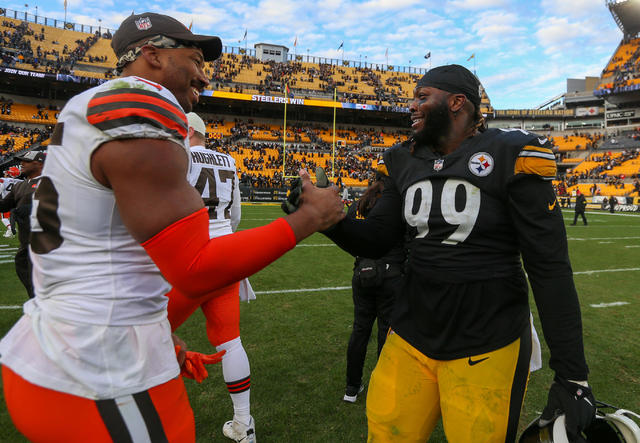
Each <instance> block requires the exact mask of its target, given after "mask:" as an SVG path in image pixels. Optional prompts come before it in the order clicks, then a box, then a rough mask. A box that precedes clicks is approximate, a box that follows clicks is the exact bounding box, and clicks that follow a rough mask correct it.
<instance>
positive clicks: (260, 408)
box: [0, 205, 640, 443]
mask: <svg viewBox="0 0 640 443" xmlns="http://www.w3.org/2000/svg"><path fill="white" fill-rule="evenodd" d="M280 215H281V211H280V209H279V207H277V206H267V205H244V206H243V220H242V223H241V225H240V229H246V228H250V227H254V226H259V225H263V224H265V223H268V222H269V221H271V220H273V219H275V218H277V217H279V216H280ZM564 217H565V222H566V225H567V236H568V238H569V250H570V254H571V260H572V265H573V270H574V273H575V282H576V286H577V289H578V294H579V296H580V301H581V306H582V315H583V328H584V337H585V347H586V354H587V361H588V363H589V366H590V368H591V374H590V379H589V380H590V383H591V384H592V385H593V388H594V394H595V396H596V399H599V400H602V401H605V402H607V403H611V404H614V405H617V406H619V407H624V408H626V409H631V410H634V411H636V412H640V321H639V320H640V216H638V215H633V214H614V215H610V214H608V213H598V212H588V213H587V217H588V220H589V226H586V227H585V226H582V224H579V225H578V226H569V224H570V223H571V221H572V220H573V212H565V213H564ZM17 246H18V241H17V239H4V238H1V237H0V336H2V335H4V334H5V333H6V331H8V330H9V328H11V326H12V325H13V324H14V323H15V321H16V320H17V319H18V318H19V317H20V315H21V313H22V311H21V309H20V305H21V304H22V303H24V301H25V300H26V293H25V291H24V288H23V287H22V285H21V284H20V282H19V281H18V278H17V277H16V275H15V270H14V266H13V260H12V257H13V255H14V254H15V248H17ZM242 252H244V253H247V252H248V253H250V251H242ZM352 267H353V258H352V257H351V256H349V255H348V254H346V253H345V252H343V251H341V250H340V249H339V248H337V247H336V246H334V245H333V244H332V243H331V242H330V241H329V240H328V239H327V238H326V237H324V236H323V235H320V234H316V235H314V236H312V237H310V238H308V239H306V240H305V241H303V242H302V243H301V244H300V245H298V246H297V247H296V248H295V249H294V250H292V251H290V252H289V253H287V254H286V255H285V256H284V257H283V258H282V259H280V260H279V261H277V262H276V263H274V264H272V265H270V266H268V267H267V268H265V269H264V270H262V271H261V272H259V273H258V274H256V275H255V276H253V277H252V278H251V284H252V286H253V288H254V290H255V291H256V294H257V300H255V301H252V302H251V303H248V304H247V303H242V306H241V331H242V341H243V344H244V346H245V349H246V351H247V353H248V355H249V360H250V363H251V379H252V387H251V411H252V415H253V416H254V418H255V422H256V435H257V437H258V439H259V441H260V442H261V443H268V442H273V443H280V442H296V443H297V442H319V443H320V442H322V443H335V442H364V441H366V433H367V430H366V429H367V427H366V418H365V397H366V395H365V393H363V394H362V396H361V398H359V399H358V401H357V403H355V404H349V403H345V402H343V401H342V396H343V394H344V387H345V367H346V358H345V356H346V348H347V342H348V339H349V334H350V332H351V323H352V319H353V304H352V300H351V289H350V286H351V274H352ZM532 310H533V312H534V319H535V324H536V328H537V329H538V332H539V333H540V335H541V337H540V338H541V341H542V343H543V369H542V370H540V371H538V372H535V373H533V374H532V375H531V379H530V384H529V389H528V394H527V398H526V400H525V404H524V409H523V413H522V418H521V423H520V429H521V430H522V429H523V428H524V426H526V424H527V423H528V422H530V421H531V420H532V419H534V418H535V417H536V416H537V415H538V414H539V413H540V412H541V411H542V408H543V406H544V404H545V402H546V393H547V389H548V386H549V384H550V382H551V379H552V377H553V375H552V371H550V370H549V368H548V364H547V361H548V350H547V349H546V345H545V344H544V338H543V337H542V334H541V328H540V323H539V321H538V318H537V314H536V309H535V305H534V304H533V303H532ZM374 329H375V327H374ZM177 333H178V335H179V336H180V337H181V338H182V339H184V340H185V341H186V342H187V345H188V347H189V348H190V349H192V350H197V351H200V352H205V353H210V352H212V351H213V347H212V346H211V345H210V344H209V342H208V341H207V337H206V334H205V327H204V317H203V316H202V314H201V313H200V312H199V311H198V312H196V314H194V315H193V316H192V318H190V319H189V320H188V321H187V322H186V323H185V324H184V325H183V326H182V327H181V328H180V329H179V330H178V331H177ZM372 335H373V337H375V331H374V334H372ZM374 364H375V340H372V341H370V343H369V352H368V355H367V361H366V365H365V379H366V380H368V377H369V374H370V372H371V370H372V369H373V366H374ZM209 373H210V376H209V378H208V379H207V380H205V381H204V382H203V383H202V384H197V383H196V382H194V381H192V380H186V381H185V383H186V385H187V389H188V391H189V395H190V400H191V405H192V407H193V410H194V414H195V418H196V425H197V435H198V437H197V440H198V442H228V441H230V440H228V439H226V438H225V437H223V435H222V432H221V429H222V425H223V423H224V422H225V421H227V420H230V419H231V418H232V414H233V412H232V406H231V401H230V399H229V395H228V394H227V392H226V387H225V384H224V382H223V380H222V371H221V367H220V366H219V365H216V366H213V367H209ZM365 392H366V391H365ZM0 404H1V406H0V441H1V442H21V441H24V439H23V438H21V436H20V434H18V433H17V431H15V429H14V428H13V425H12V424H11V421H10V418H9V415H8V412H7V410H6V406H5V405H4V400H2V402H1V403H0ZM70 425H72V423H70ZM87 441H91V437H90V436H87ZM430 441H431V442H444V441H445V439H444V436H443V433H442V431H441V430H440V428H438V430H437V431H436V433H434V435H433V436H432V438H431V440H430Z"/></svg>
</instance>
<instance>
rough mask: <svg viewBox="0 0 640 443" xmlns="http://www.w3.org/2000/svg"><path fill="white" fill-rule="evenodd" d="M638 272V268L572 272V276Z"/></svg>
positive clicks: (639, 269)
mask: <svg viewBox="0 0 640 443" xmlns="http://www.w3.org/2000/svg"><path fill="white" fill-rule="evenodd" d="M635 271H640V268H620V269H599V270H597V271H578V272H574V273H573V275H583V274H584V275H591V274H599V273H601V272H635Z"/></svg>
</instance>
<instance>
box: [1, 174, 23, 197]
mask: <svg viewBox="0 0 640 443" xmlns="http://www.w3.org/2000/svg"><path fill="white" fill-rule="evenodd" d="M21 181H22V180H20V179H18V178H13V177H3V178H0V198H5V197H6V196H7V195H8V194H9V192H11V190H12V189H13V187H14V186H15V185H17V184H18V183H20V182H21Z"/></svg>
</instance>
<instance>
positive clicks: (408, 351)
mask: <svg viewBox="0 0 640 443" xmlns="http://www.w3.org/2000/svg"><path fill="white" fill-rule="evenodd" d="M479 88H480V84H479V82H478V80H477V78H476V77H475V76H474V75H473V74H472V73H471V72H469V71H468V70H467V69H466V68H464V67H462V66H459V65H448V66H440V67H438V68H435V69H432V70H430V71H429V72H428V73H427V74H425V75H424V77H422V78H421V79H420V80H419V81H418V84H417V86H416V88H415V91H414V100H413V102H412V103H411V106H410V111H411V120H412V128H413V129H414V136H413V137H412V138H411V139H410V140H408V141H407V142H404V143H401V144H399V145H396V146H394V147H393V148H391V149H389V150H388V151H387V152H385V154H384V164H385V166H386V168H387V171H388V176H389V177H388V179H387V180H386V184H385V189H384V192H383V195H382V197H381V198H380V200H379V201H378V203H377V204H376V206H375V208H374V209H373V210H372V212H371V213H370V214H369V216H368V217H367V219H366V220H354V219H344V220H343V221H341V222H340V223H339V224H338V225H336V226H335V227H334V228H332V230H331V231H329V232H327V235H328V236H329V237H330V238H331V239H332V240H334V241H335V242H336V243H337V244H338V245H339V246H340V247H342V248H343V249H344V250H346V251H348V252H349V253H351V254H353V255H358V256H364V257H370V258H377V257H380V256H382V255H384V254H385V253H386V252H387V251H388V250H389V249H390V248H391V247H392V246H394V245H395V244H397V243H398V241H399V240H400V239H401V238H402V236H403V234H404V232H405V230H408V231H409V234H410V238H411V240H410V241H409V244H408V249H409V256H408V266H407V271H406V272H407V274H406V278H405V279H404V283H403V288H402V290H401V291H399V295H398V299H397V302H396V306H395V309H394V315H393V318H392V322H391V326H392V330H393V331H392V333H391V335H390V336H389V337H388V339H387V342H386V344H385V346H384V349H383V351H382V354H381V356H380V359H379V361H378V364H377V366H376V369H375V370H374V372H373V374H372V377H371V382H370V387H369V393H368V398H367V417H368V424H369V441H376V442H382V441H384V442H388V441H394V442H395V441H402V442H425V441H427V440H428V438H429V435H430V434H431V432H432V430H433V428H434V427H435V425H436V423H437V421H438V420H439V419H440V418H442V421H443V425H444V430H445V433H446V436H447V439H448V440H449V441H450V442H465V443H466V442H471V441H474V442H475V441H482V442H488V441H492V442H493V441H507V442H509V441H515V438H516V433H517V427H518V419H519V416H520V410H521V406H522V403H523V400H524V395H525V390H526V386H527V381H528V375H529V372H528V371H529V360H530V357H531V328H530V322H529V302H528V288H527V280H526V278H525V274H524V271H523V269H522V266H521V260H520V259H521V258H522V261H523V262H524V268H525V269H526V271H527V274H528V277H529V282H530V283H531V287H532V289H533V294H534V297H535V301H536V304H537V307H538V311H539V314H540V319H541V322H542V328H543V332H544V336H545V339H546V342H547V344H548V345H549V348H550V351H551V359H550V362H549V365H550V367H551V368H552V369H553V370H554V371H555V378H554V381H553V383H552V385H551V388H550V391H549V399H548V404H547V407H546V408H545V410H544V412H543V416H542V419H543V422H544V421H551V420H553V419H555V418H556V416H558V415H559V414H562V413H563V414H566V423H567V431H568V434H569V435H570V436H574V437H575V436H576V435H577V434H578V432H579V431H580V430H581V429H584V427H586V426H587V425H588V424H589V422H590V421H591V419H592V418H593V416H594V413H595V409H594V398H593V395H592V394H591V389H590V387H589V385H588V383H587V374H588V368H587V364H586V361H585V357H584V350H583V343H582V324H581V314H580V306H579V303H578V297H577V294H576V289H575V286H574V282H573V274H572V269H571V264H570V262H569V254H568V248H567V240H566V232H565V227H564V222H563V218H562V214H561V211H560V208H559V206H558V204H557V202H556V197H555V194H554V192H553V189H552V186H551V180H552V179H553V178H554V177H555V175H556V164H555V157H554V155H553V153H552V151H551V146H550V144H549V142H548V140H547V139H546V138H544V137H541V136H538V135H536V134H532V133H528V132H526V131H523V130H513V129H506V130H505V129H488V130H484V125H483V119H482V114H481V112H480V97H481V95H480V89H479Z"/></svg>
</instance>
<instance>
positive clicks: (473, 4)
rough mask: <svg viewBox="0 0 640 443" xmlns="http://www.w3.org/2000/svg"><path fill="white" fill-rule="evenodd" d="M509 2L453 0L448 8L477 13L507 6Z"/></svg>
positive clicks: (497, 0) (502, 0)
mask: <svg viewBox="0 0 640 443" xmlns="http://www.w3.org/2000/svg"><path fill="white" fill-rule="evenodd" d="M507 5H508V2H507V0H451V1H450V2H449V3H448V4H447V6H449V7H450V8H453V9H464V10H473V11H477V10H479V9H489V8H499V7H503V6H507Z"/></svg>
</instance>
